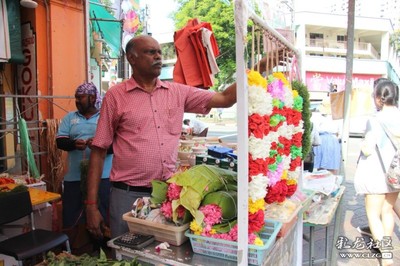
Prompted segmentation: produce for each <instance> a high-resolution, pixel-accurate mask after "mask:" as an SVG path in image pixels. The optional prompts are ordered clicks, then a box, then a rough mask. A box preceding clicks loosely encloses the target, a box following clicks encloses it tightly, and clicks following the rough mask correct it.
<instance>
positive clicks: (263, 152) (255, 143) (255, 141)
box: [249, 136, 271, 160]
mask: <svg viewBox="0 0 400 266" xmlns="http://www.w3.org/2000/svg"><path fill="white" fill-rule="evenodd" d="M270 147H271V142H270V141H269V139H268V138H266V137H264V138H262V139H259V138H256V137H254V136H250V137H249V153H250V154H251V156H252V157H253V159H254V160H255V159H265V158H267V157H269V151H270Z"/></svg>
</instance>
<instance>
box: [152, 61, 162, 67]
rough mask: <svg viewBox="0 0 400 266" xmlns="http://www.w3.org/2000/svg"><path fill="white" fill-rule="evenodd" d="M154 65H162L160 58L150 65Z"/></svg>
mask: <svg viewBox="0 0 400 266" xmlns="http://www.w3.org/2000/svg"><path fill="white" fill-rule="evenodd" d="M155 65H162V61H161V60H157V61H154V63H153V64H152V66H155Z"/></svg>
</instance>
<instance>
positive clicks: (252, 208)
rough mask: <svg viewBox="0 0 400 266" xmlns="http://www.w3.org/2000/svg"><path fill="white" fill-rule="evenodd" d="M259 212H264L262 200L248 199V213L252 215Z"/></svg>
mask: <svg viewBox="0 0 400 266" xmlns="http://www.w3.org/2000/svg"><path fill="white" fill-rule="evenodd" d="M259 210H265V201H264V199H258V200H256V201H253V200H251V199H249V213H251V214H253V213H256V212H258V211H259Z"/></svg>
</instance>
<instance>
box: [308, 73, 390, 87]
mask: <svg viewBox="0 0 400 266" xmlns="http://www.w3.org/2000/svg"><path fill="white" fill-rule="evenodd" d="M380 77H382V76H381V75H370V74H353V80H352V87H353V88H372V87H373V84H374V80H375V79H377V78H380ZM306 85H307V88H308V90H309V91H326V92H327V91H329V89H330V88H331V87H333V86H334V85H336V87H337V91H343V90H344V89H345V87H346V74H344V73H326V72H325V73H322V72H312V71H307V72H306Z"/></svg>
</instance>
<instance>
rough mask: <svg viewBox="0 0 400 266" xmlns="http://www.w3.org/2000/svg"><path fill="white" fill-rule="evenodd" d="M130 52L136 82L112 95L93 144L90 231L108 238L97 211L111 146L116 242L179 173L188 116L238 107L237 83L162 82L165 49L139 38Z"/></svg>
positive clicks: (88, 206) (130, 45)
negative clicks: (138, 208) (133, 213)
mask: <svg viewBox="0 0 400 266" xmlns="http://www.w3.org/2000/svg"><path fill="white" fill-rule="evenodd" d="M125 51H126V57H127V60H128V62H129V64H130V65H131V67H132V69H133V74H132V77H131V78H130V79H129V80H127V81H125V82H122V83H120V84H117V85H115V86H114V87H112V88H111V89H110V90H109V91H108V92H107V93H106V95H105V97H104V99H103V103H102V108H101V111H100V118H99V121H98V125H97V131H96V135H95V137H94V139H93V142H92V146H93V148H92V152H91V155H90V165H89V175H88V196H87V202H86V215H87V228H88V229H89V231H90V232H91V233H92V234H93V235H94V236H96V237H102V230H101V229H102V228H101V224H102V216H101V215H100V213H99V211H98V208H97V202H98V196H97V193H98V187H99V181H100V174H101V170H102V166H103V163H104V158H105V156H106V152H107V148H108V147H109V146H110V145H111V144H112V145H113V150H114V159H113V164H112V169H111V175H110V181H111V183H112V185H111V193H110V228H111V237H112V238H114V237H117V236H119V235H121V234H123V233H125V232H127V231H129V229H128V226H127V223H126V221H123V220H122V215H123V214H124V213H126V212H128V211H130V210H131V208H132V203H133V202H134V201H135V200H136V199H137V198H139V197H146V196H147V197H149V196H150V195H151V181H152V180H154V179H159V180H166V179H168V178H170V177H171V175H172V174H173V173H174V171H175V162H176V158H177V151H178V144H179V138H180V135H181V128H182V120H183V114H184V112H188V113H198V114H207V113H208V112H209V111H210V110H211V108H221V107H222V108H226V107H230V106H232V105H233V104H234V103H235V102H236V84H233V85H231V86H229V87H228V88H227V89H226V90H224V91H223V92H221V93H218V92H213V91H208V90H204V89H199V88H196V87H191V86H187V85H183V84H179V83H174V82H164V81H161V80H160V79H159V78H158V76H159V75H160V73H161V67H162V54H161V47H160V45H159V43H158V42H157V41H156V40H155V39H154V38H152V37H150V36H146V35H141V36H137V37H134V38H133V39H131V40H130V41H129V42H128V44H127V45H126V49H125ZM264 64H265V63H264ZM260 65H263V63H262V62H261V63H260ZM263 69H265V67H264V68H263Z"/></svg>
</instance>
